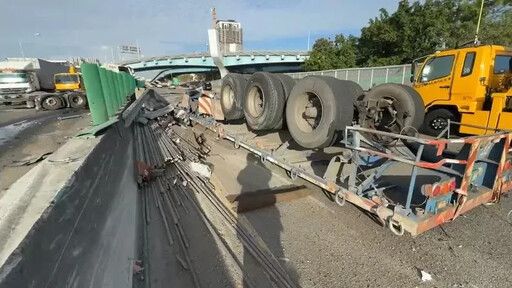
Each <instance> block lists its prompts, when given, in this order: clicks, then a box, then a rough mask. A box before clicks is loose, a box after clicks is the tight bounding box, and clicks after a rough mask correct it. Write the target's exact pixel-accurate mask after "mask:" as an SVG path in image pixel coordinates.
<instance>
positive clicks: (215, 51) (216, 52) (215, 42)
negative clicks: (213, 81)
mask: <svg viewBox="0 0 512 288" xmlns="http://www.w3.org/2000/svg"><path fill="white" fill-rule="evenodd" d="M208 47H210V55H211V56H212V60H213V63H215V66H217V68H218V69H219V72H220V77H221V78H224V76H226V75H228V73H229V71H228V69H226V67H224V63H223V62H222V58H223V56H224V55H222V52H221V51H220V49H219V36H218V35H217V30H215V29H208Z"/></svg>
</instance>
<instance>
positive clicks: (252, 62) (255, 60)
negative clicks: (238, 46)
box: [122, 51, 309, 76]
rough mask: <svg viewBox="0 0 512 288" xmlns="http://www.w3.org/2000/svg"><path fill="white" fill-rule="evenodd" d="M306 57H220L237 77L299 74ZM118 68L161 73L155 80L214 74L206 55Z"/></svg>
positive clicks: (280, 54) (271, 54)
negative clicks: (191, 74)
mask: <svg viewBox="0 0 512 288" xmlns="http://www.w3.org/2000/svg"><path fill="white" fill-rule="evenodd" d="M308 57H309V52H308V51H259V52H250V51H243V52H238V53H226V54H225V55H223V56H222V62H223V64H224V67H226V68H227V69H228V70H229V71H230V72H237V73H254V72H257V71H268V72H299V71H302V64H303V63H304V61H305V60H306V59H307V58H308ZM122 65H124V66H128V67H130V68H132V69H133V70H134V71H135V72H142V71H149V70H161V72H160V73H159V76H164V75H165V74H171V73H172V74H185V73H208V72H216V71H218V68H217V66H216V65H215V63H214V61H213V58H212V57H211V55H210V53H196V54H181V55H169V56H158V57H151V58H146V59H141V60H134V61H126V62H124V63H122Z"/></svg>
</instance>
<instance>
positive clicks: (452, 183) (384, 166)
mask: <svg viewBox="0 0 512 288" xmlns="http://www.w3.org/2000/svg"><path fill="white" fill-rule="evenodd" d="M190 119H191V120H192V121H193V122H196V123H199V124H201V125H203V126H205V127H206V128H208V129H210V130H212V131H214V132H215V133H217V135H218V136H219V137H220V138H224V139H226V140H228V141H231V142H233V144H234V148H235V149H239V148H240V147H242V148H244V149H246V150H247V151H249V152H251V153H253V154H255V155H257V156H258V157H259V158H260V160H261V162H269V163H272V164H274V165H276V166H278V167H281V168H283V169H284V170H286V171H287V173H288V175H289V177H290V178H291V179H292V180H296V179H298V178H302V179H304V180H305V181H308V182H310V183H312V184H314V185H316V186H318V187H320V188H321V189H323V190H324V191H326V192H329V193H331V194H332V195H333V196H334V199H335V201H336V203H337V204H338V205H340V206H343V205H344V204H345V203H346V202H350V203H352V204H354V205H356V206H358V207H360V208H362V209H363V210H365V211H367V212H368V213H370V214H373V215H374V216H376V218H377V219H379V220H380V222H381V223H382V224H383V225H384V226H386V227H388V228H389V229H390V231H391V232H393V233H394V234H396V235H399V236H401V235H404V233H405V232H408V233H410V234H411V235H412V236H417V235H419V234H421V233H423V232H425V231H427V230H430V229H432V228H434V227H436V226H439V225H441V224H443V223H446V222H450V221H453V220H455V219H456V218H457V217H458V216H460V215H461V214H463V213H465V212H468V211H470V210H472V209H473V208H475V207H477V206H479V205H482V204H486V203H497V202H498V201H499V200H500V198H501V196H502V195H503V194H505V193H508V191H509V190H510V189H511V188H512V181H511V180H512V173H511V171H510V170H511V168H512V167H511V162H510V161H511V160H510V159H509V156H508V154H509V149H510V142H511V140H512V132H510V131H509V132H505V131H501V132H497V133H494V134H491V135H484V136H470V137H463V138H456V139H450V135H449V133H448V139H444V138H436V139H428V138H421V137H417V136H408V135H400V134H395V133H390V132H383V131H378V130H374V129H368V128H363V127H360V126H350V127H347V128H346V130H345V135H346V137H345V140H344V141H343V143H342V145H343V146H344V148H345V150H344V152H343V154H342V155H339V156H335V157H334V158H332V159H331V160H330V163H329V165H328V168H327V170H326V171H325V174H324V175H323V176H319V175H314V174H313V173H310V172H307V171H305V170H304V169H301V168H299V167H296V166H294V165H292V164H290V163H287V162H286V161H283V160H281V159H280V157H279V153H278V152H279V151H265V150H263V149H260V148H258V147H256V146H255V145H252V144H250V143H247V142H245V141H242V140H240V139H239V138H237V137H236V136H234V135H231V134H229V133H228V132H226V129H225V128H224V126H223V125H222V124H219V123H216V122H215V121H213V119H210V118H200V117H191V118H190ZM452 124H456V125H462V124H460V123H455V122H452ZM448 132H449V131H448ZM376 136H377V137H385V139H388V140H389V139H390V138H393V139H395V143H408V144H411V143H412V144H414V145H415V146H416V147H417V149H412V150H414V152H413V151H412V150H411V149H407V148H406V149H404V148H405V147H402V148H400V145H395V146H394V147H393V146H392V145H381V144H379V143H375V141H371V140H368V139H375V137H376ZM387 144H389V142H388V143H387ZM449 145H459V146H462V148H461V149H460V153H458V154H457V156H456V157H447V156H445V154H444V152H446V151H445V150H446V149H447V147H448V146H449ZM283 146H287V145H286V143H285V144H284V145H283ZM279 149H280V148H279ZM279 149H277V150H279ZM426 154H434V155H430V156H434V157H438V158H439V159H438V160H437V161H434V162H432V161H425V160H422V159H423V156H425V155H426ZM396 163H401V164H402V165H407V166H410V167H411V173H410V180H409V184H408V187H407V189H406V193H405V196H406V197H405V201H402V202H396V203H392V201H390V200H389V199H388V198H387V197H386V196H385V191H386V190H387V189H390V187H386V186H385V185H379V184H376V183H378V180H379V179H380V178H381V177H382V176H383V174H384V173H385V172H386V171H387V170H388V169H389V168H390V167H392V166H393V165H395V164H396ZM420 170H423V171H425V170H431V171H435V172H436V173H438V175H441V176H442V178H443V179H442V180H443V181H438V182H435V183H427V184H423V185H421V187H418V185H417V183H416V182H417V180H418V176H419V171H420ZM391 184H392V185H390V186H393V183H391ZM418 188H419V189H418ZM418 194H421V195H423V196H424V203H423V205H419V206H416V207H413V205H412V203H411V202H412V199H413V197H414V196H417V195H418Z"/></svg>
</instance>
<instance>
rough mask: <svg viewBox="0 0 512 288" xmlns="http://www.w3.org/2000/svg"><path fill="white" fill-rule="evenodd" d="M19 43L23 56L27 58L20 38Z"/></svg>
mask: <svg viewBox="0 0 512 288" xmlns="http://www.w3.org/2000/svg"><path fill="white" fill-rule="evenodd" d="M18 44H20V51H21V58H25V52H23V45H22V44H21V40H19V39H18Z"/></svg>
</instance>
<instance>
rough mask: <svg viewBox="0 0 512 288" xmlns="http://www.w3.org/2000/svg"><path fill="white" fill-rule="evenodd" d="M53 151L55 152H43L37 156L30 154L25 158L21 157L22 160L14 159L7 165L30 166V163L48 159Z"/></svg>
mask: <svg viewBox="0 0 512 288" xmlns="http://www.w3.org/2000/svg"><path fill="white" fill-rule="evenodd" d="M52 153H53V152H45V153H42V154H41V155H39V156H36V157H33V156H28V157H26V158H24V159H21V160H14V161H12V164H9V165H7V166H8V167H20V166H30V165H33V164H36V163H38V162H40V161H42V160H44V159H46V158H47V157H48V156H49V155H51V154H52Z"/></svg>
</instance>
